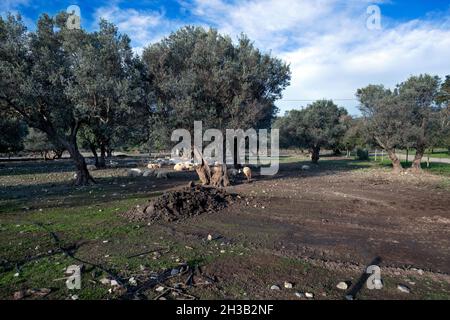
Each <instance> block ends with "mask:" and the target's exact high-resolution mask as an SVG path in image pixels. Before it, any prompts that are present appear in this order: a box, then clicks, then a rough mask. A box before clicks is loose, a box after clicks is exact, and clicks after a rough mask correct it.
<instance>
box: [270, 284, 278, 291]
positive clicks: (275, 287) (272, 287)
mask: <svg viewBox="0 0 450 320" xmlns="http://www.w3.org/2000/svg"><path fill="white" fill-rule="evenodd" d="M270 290H280V287H279V286H277V285H276V284H274V285H273V286H271V287H270Z"/></svg>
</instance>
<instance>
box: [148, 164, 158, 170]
mask: <svg viewBox="0 0 450 320" xmlns="http://www.w3.org/2000/svg"><path fill="white" fill-rule="evenodd" d="M147 168H148V169H159V168H161V164H160V163H149V164H148V165H147Z"/></svg>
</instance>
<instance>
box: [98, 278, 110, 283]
mask: <svg viewBox="0 0 450 320" xmlns="http://www.w3.org/2000/svg"><path fill="white" fill-rule="evenodd" d="M100 283H101V284H110V283H111V280H109V279H108V278H102V279H100Z"/></svg>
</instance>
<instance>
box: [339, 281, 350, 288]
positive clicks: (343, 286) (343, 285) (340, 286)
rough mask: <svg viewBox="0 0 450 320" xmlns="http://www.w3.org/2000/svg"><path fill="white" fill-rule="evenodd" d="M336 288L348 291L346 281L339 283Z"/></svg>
mask: <svg viewBox="0 0 450 320" xmlns="http://www.w3.org/2000/svg"><path fill="white" fill-rule="evenodd" d="M336 288H338V289H340V290H347V289H348V284H347V283H345V282H344V281H341V282H339V283H338V284H337V285H336Z"/></svg>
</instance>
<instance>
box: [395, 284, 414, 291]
mask: <svg viewBox="0 0 450 320" xmlns="http://www.w3.org/2000/svg"><path fill="white" fill-rule="evenodd" d="M397 289H398V290H400V292H403V293H410V292H411V290H410V289H409V288H408V287H407V286H405V285H403V284H399V285H397Z"/></svg>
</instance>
